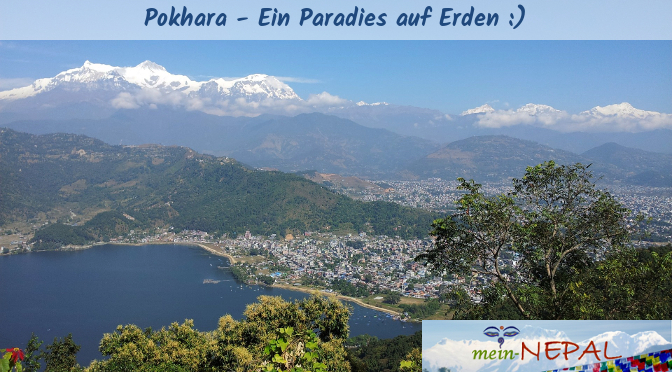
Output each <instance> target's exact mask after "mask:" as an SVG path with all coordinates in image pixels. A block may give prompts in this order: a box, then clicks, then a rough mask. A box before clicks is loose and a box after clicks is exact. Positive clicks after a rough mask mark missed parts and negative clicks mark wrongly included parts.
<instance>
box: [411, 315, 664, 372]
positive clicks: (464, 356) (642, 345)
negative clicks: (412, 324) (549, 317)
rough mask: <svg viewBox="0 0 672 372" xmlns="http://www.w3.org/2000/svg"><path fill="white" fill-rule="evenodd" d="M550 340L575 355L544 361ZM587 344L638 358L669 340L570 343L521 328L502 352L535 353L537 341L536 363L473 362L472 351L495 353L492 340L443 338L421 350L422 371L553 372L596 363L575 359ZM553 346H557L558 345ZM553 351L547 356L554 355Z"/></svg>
mask: <svg viewBox="0 0 672 372" xmlns="http://www.w3.org/2000/svg"><path fill="white" fill-rule="evenodd" d="M551 341H571V342H575V343H576V344H578V345H579V352H576V353H573V354H569V355H568V360H565V359H564V357H562V356H560V357H559V358H557V359H554V360H548V359H546V358H545V356H544V355H543V354H544V351H543V349H544V343H545V342H551ZM590 341H593V342H594V344H595V345H596V349H598V350H600V355H601V358H602V359H604V357H603V356H602V354H603V349H604V345H605V342H608V355H609V356H610V357H613V356H619V355H620V356H622V357H629V356H633V355H639V354H642V353H645V352H647V353H648V352H651V351H653V350H654V349H655V350H664V349H666V348H667V347H669V345H670V341H669V340H666V339H665V338H664V337H662V336H661V335H660V334H658V333H657V332H654V331H647V332H640V333H636V334H633V335H629V334H627V333H625V332H620V331H615V332H605V333H602V334H598V335H596V336H594V337H591V338H589V339H587V340H581V341H579V340H571V339H570V338H569V337H567V335H566V334H565V333H564V332H562V331H558V330H549V329H543V328H539V327H534V326H529V325H528V326H525V327H522V328H521V332H520V334H519V335H518V336H516V337H515V338H513V339H507V340H506V341H505V342H504V344H503V347H502V349H507V350H514V352H519V353H520V352H521V351H522V342H525V344H526V346H527V348H528V349H531V350H533V351H535V352H536V350H537V342H540V345H541V346H540V347H541V349H542V350H541V354H540V356H541V357H540V360H539V361H537V360H536V358H535V357H534V356H532V355H530V354H528V353H526V355H525V360H521V358H520V356H519V357H517V358H515V359H513V360H510V359H507V360H499V359H498V360H489V361H486V360H478V359H477V360H474V358H473V350H499V344H498V343H497V342H495V341H490V340H487V341H484V340H451V339H449V338H444V339H443V340H441V341H440V342H439V343H437V344H436V345H433V346H431V347H426V348H424V349H423V351H422V359H423V368H427V369H428V370H429V371H430V372H435V371H437V370H438V369H439V368H441V367H446V368H448V369H450V370H451V371H459V372H476V371H478V372H484V371H506V372H518V371H545V370H553V369H562V368H567V367H572V366H576V365H585V364H591V363H595V362H598V360H596V359H595V357H594V355H592V354H586V356H584V357H583V358H582V359H581V360H580V361H579V360H578V357H579V356H580V355H581V352H582V351H583V350H585V348H586V347H587V346H588V344H589V343H590ZM553 347H560V348H562V346H559V344H556V345H554V346H553ZM556 353H557V352H553V353H551V355H555V354H556Z"/></svg>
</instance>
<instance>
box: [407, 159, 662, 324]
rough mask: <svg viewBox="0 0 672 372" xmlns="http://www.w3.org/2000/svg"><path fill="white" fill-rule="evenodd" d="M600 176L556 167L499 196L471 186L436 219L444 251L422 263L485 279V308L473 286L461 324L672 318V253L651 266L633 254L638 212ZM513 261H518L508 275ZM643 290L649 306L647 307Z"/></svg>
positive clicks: (438, 247) (458, 309)
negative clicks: (603, 185)
mask: <svg viewBox="0 0 672 372" xmlns="http://www.w3.org/2000/svg"><path fill="white" fill-rule="evenodd" d="M591 177H592V174H591V172H590V171H588V167H587V166H584V165H581V164H575V165H572V166H557V165H556V164H555V163H554V162H552V161H551V162H546V163H543V164H540V165H537V166H536V167H528V168H527V171H526V173H525V176H524V177H523V178H521V179H514V180H513V187H514V190H513V192H511V193H508V194H502V195H497V196H494V197H486V196H484V195H483V194H482V193H481V192H480V185H478V184H476V183H474V182H473V180H472V181H471V182H467V181H465V180H463V179H461V182H462V184H461V185H460V188H461V189H464V190H466V191H467V192H468V193H467V194H465V195H464V196H463V197H462V198H461V199H460V200H459V201H458V205H459V206H458V212H457V213H455V214H453V215H452V216H449V217H447V218H445V219H440V220H437V221H435V222H434V225H433V227H434V231H433V235H435V236H436V237H437V239H436V244H435V246H434V248H433V249H432V250H430V251H428V252H427V253H425V254H422V255H421V256H419V257H418V258H417V260H419V261H423V262H426V263H429V264H431V265H432V266H433V267H434V269H437V271H441V272H443V271H444V270H445V272H447V273H449V274H455V275H461V276H465V277H471V276H472V275H478V276H480V279H482V280H483V282H484V284H483V285H481V290H482V294H481V296H482V300H481V301H480V303H479V304H475V303H473V302H472V301H471V299H470V298H469V296H468V295H467V293H466V292H465V291H464V290H463V289H456V290H455V291H454V292H453V293H452V294H450V295H448V302H449V303H450V304H451V306H452V309H453V310H454V311H455V312H454V316H455V317H456V318H464V319H513V318H519V317H522V318H537V319H583V318H593V319H594V318H610V319H623V318H625V319H631V318H640V317H641V318H652V319H661V318H665V317H666V316H669V306H668V305H666V304H669V303H670V302H671V301H670V298H671V297H672V296H671V295H670V292H669V291H665V290H666V289H668V288H669V286H670V285H669V283H670V279H669V276H670V274H669V272H670V271H669V269H667V270H665V267H666V265H667V267H668V268H669V265H670V262H672V255H670V256H660V255H657V256H655V257H656V259H653V260H648V261H647V260H645V259H644V258H641V257H639V253H636V251H634V250H632V249H629V248H627V247H626V245H627V244H628V243H629V242H630V237H631V234H632V233H633V231H632V228H631V226H633V225H635V226H636V224H631V223H629V222H628V217H629V215H630V211H628V210H627V209H625V208H624V207H623V206H622V205H621V204H620V203H619V202H618V201H617V200H616V199H615V198H614V197H613V196H612V195H611V194H609V193H608V192H606V191H603V190H599V189H597V188H596V186H595V184H594V183H593V182H592V179H591ZM652 256H653V255H652ZM505 257H515V258H516V261H517V265H516V266H515V270H509V271H508V275H505V273H504V270H503V266H504V261H503V260H504V258H505ZM605 257H606V259H603V258H605ZM637 261H641V264H640V265H637V266H633V265H631V264H629V263H628V262H637ZM654 282H655V285H652V286H650V287H647V285H648V284H646V283H654ZM639 292H641V296H642V298H644V299H648V303H647V302H645V301H639V297H640V294H639ZM654 293H658V295H654ZM626 299H627V300H626ZM656 300H658V301H660V304H657V303H655V302H654V301H656ZM665 311H667V313H665ZM516 312H517V314H516Z"/></svg>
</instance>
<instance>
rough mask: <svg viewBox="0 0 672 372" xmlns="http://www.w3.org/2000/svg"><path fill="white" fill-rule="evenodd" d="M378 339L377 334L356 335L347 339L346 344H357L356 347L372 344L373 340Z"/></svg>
mask: <svg viewBox="0 0 672 372" xmlns="http://www.w3.org/2000/svg"><path fill="white" fill-rule="evenodd" d="M374 341H378V337H376V336H371V335H367V334H363V335H359V336H355V337H350V338H349V339H347V340H346V341H345V345H346V346H355V347H362V346H366V345H368V344H370V343H371V342H374Z"/></svg>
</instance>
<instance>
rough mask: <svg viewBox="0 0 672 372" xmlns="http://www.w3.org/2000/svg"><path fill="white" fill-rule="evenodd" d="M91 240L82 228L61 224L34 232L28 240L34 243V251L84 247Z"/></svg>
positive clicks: (90, 236) (91, 236)
mask: <svg viewBox="0 0 672 372" xmlns="http://www.w3.org/2000/svg"><path fill="white" fill-rule="evenodd" d="M91 240H93V235H91V234H89V233H87V231H86V229H85V228H84V227H83V226H70V225H64V224H62V223H54V224H51V225H47V226H45V227H43V228H42V229H40V230H38V231H36V232H35V236H33V238H32V239H31V240H30V242H31V243H33V242H34V243H35V250H37V251H43V250H49V249H57V248H61V247H62V246H65V245H84V244H86V243H88V242H90V241H91Z"/></svg>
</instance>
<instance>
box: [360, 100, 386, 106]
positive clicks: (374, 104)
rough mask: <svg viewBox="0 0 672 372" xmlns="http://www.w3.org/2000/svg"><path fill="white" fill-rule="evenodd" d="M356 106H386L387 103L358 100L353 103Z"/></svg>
mask: <svg viewBox="0 0 672 372" xmlns="http://www.w3.org/2000/svg"><path fill="white" fill-rule="evenodd" d="M355 104H356V105H357V106H388V105H389V103H387V102H374V103H366V102H364V101H359V102H357V103H355Z"/></svg>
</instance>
